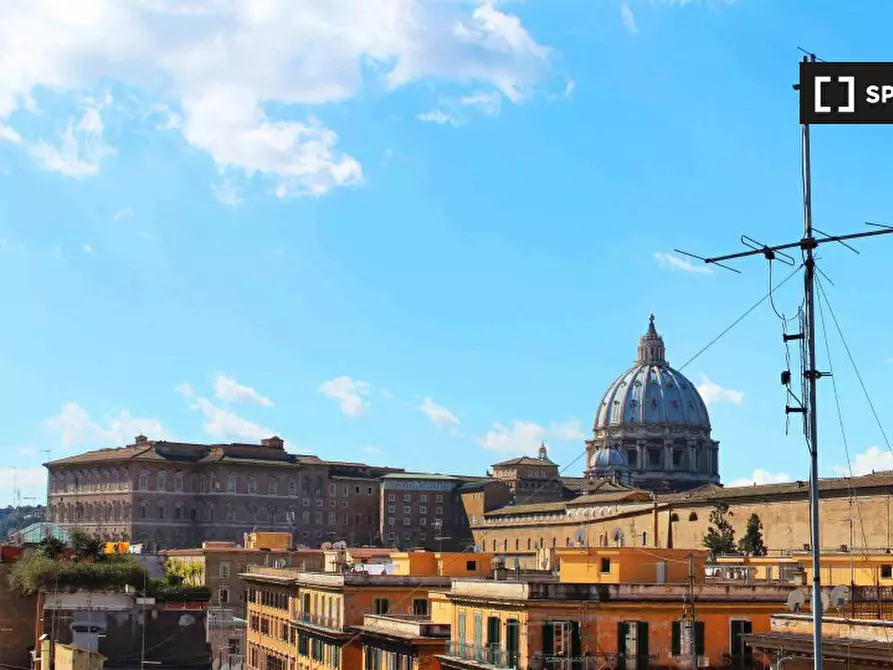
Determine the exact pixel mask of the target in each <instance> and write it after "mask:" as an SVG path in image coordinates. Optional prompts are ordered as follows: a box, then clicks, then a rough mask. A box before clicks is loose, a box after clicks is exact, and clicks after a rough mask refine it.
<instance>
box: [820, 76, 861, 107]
mask: <svg viewBox="0 0 893 670" xmlns="http://www.w3.org/2000/svg"><path fill="white" fill-rule="evenodd" d="M832 80H833V77H816V78H815V112H816V114H830V113H831V112H832V111H834V110H833V109H831V107H829V106H828V105H823V104H822V88H823V87H824V86H825V84H830V83H831V81H832ZM837 82H838V83H840V84H846V87H847V95H846V99H847V104H846V105H843V106H842V107H838V108H837V112H838V113H839V114H852V113H853V112H855V111H856V78H855V77H837Z"/></svg>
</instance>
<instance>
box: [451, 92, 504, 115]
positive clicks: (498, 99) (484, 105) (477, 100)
mask: <svg viewBox="0 0 893 670" xmlns="http://www.w3.org/2000/svg"><path fill="white" fill-rule="evenodd" d="M459 104H460V105H465V106H466V107H473V108H475V109H478V110H479V111H481V112H482V113H484V114H487V115H488V116H496V115H497V114H499V110H500V109H501V108H502V95H500V94H499V93H497V92H493V93H474V94H473V95H466V96H463V97H461V98H459Z"/></svg>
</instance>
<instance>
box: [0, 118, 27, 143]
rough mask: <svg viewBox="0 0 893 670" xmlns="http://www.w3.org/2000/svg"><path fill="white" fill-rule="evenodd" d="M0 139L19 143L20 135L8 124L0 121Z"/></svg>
mask: <svg viewBox="0 0 893 670" xmlns="http://www.w3.org/2000/svg"><path fill="white" fill-rule="evenodd" d="M0 140H5V141H6V142H12V143H13V144H21V143H22V136H21V135H19V133H18V132H17V131H15V130H13V129H12V128H10V127H9V126H7V125H4V124H2V123H0Z"/></svg>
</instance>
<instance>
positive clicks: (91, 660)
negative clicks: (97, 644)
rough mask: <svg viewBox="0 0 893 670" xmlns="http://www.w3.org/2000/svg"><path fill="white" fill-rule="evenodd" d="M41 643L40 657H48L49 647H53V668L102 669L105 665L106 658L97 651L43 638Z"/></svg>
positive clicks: (58, 669)
mask: <svg viewBox="0 0 893 670" xmlns="http://www.w3.org/2000/svg"><path fill="white" fill-rule="evenodd" d="M41 644H42V649H43V651H42V652H41V658H46V659H48V658H50V653H51V652H50V649H53V654H52V656H53V668H54V670H102V669H103V668H104V667H105V662H106V660H107V659H106V657H105V656H103V655H102V654H100V653H98V652H95V651H89V650H87V649H79V648H78V647H75V646H74V645H71V644H62V643H61V642H56V643H53V642H51V641H50V640H44V641H43V642H42V643H41Z"/></svg>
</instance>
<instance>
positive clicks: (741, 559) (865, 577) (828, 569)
mask: <svg viewBox="0 0 893 670" xmlns="http://www.w3.org/2000/svg"><path fill="white" fill-rule="evenodd" d="M820 560H821V566H822V572H821V575H820V577H821V580H822V584H823V585H829V586H835V585H839V584H849V585H854V586H893V554H890V553H887V552H886V551H883V552H880V551H846V552H823V553H822V555H821V559H820ZM713 565H714V566H715V567H714V568H713V569H712V572H714V573H716V574H717V575H722V576H723V577H725V578H727V579H739V580H744V581H781V582H786V583H802V584H808V583H810V582H811V581H812V555H811V554H809V553H807V552H790V553H787V554H786V555H783V556H718V557H717V558H716V559H715V561H714V562H713Z"/></svg>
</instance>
